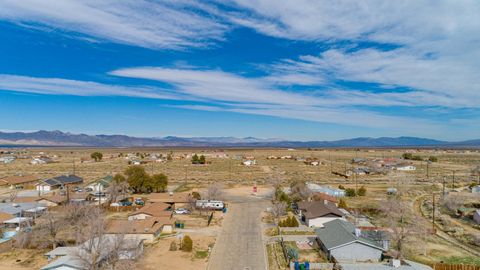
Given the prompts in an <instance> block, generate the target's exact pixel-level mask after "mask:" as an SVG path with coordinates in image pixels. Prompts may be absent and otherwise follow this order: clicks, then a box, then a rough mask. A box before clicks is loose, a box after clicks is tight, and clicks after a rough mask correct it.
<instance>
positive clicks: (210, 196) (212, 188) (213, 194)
mask: <svg viewBox="0 0 480 270" xmlns="http://www.w3.org/2000/svg"><path fill="white" fill-rule="evenodd" d="M203 197H204V198H205V199H207V200H221V199H222V198H223V185H222V184H218V183H217V184H211V185H209V186H208V187H207V192H206V194H205V196H203Z"/></svg>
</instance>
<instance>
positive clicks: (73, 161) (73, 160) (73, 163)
mask: <svg viewBox="0 0 480 270" xmlns="http://www.w3.org/2000/svg"><path fill="white" fill-rule="evenodd" d="M72 167H73V175H75V158H74V159H72Z"/></svg>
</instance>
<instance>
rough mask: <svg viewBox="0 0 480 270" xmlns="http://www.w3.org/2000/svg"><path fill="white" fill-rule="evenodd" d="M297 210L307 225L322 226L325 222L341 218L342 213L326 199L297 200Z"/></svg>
mask: <svg viewBox="0 0 480 270" xmlns="http://www.w3.org/2000/svg"><path fill="white" fill-rule="evenodd" d="M298 212H299V214H300V216H301V217H302V221H303V222H305V224H306V225H307V226H308V227H323V226H324V224H325V223H327V222H329V221H332V220H335V219H343V213H342V211H340V210H339V209H338V208H337V206H336V205H335V204H334V203H331V202H328V201H312V202H299V203H298Z"/></svg>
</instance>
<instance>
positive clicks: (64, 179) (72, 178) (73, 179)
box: [42, 174, 83, 186]
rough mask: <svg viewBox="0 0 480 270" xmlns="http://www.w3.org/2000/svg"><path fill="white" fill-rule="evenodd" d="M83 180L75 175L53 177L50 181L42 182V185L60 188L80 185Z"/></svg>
mask: <svg viewBox="0 0 480 270" xmlns="http://www.w3.org/2000/svg"><path fill="white" fill-rule="evenodd" d="M82 182H83V178H81V177H79V176H76V175H73V174H71V175H61V176H57V177H53V178H50V179H45V180H42V184H46V185H49V186H61V185H68V184H75V183H82Z"/></svg>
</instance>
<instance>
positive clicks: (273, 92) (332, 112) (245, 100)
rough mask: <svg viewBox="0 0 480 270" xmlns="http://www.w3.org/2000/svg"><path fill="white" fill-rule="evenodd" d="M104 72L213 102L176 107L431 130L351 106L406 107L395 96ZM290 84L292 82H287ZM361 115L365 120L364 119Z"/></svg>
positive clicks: (189, 75) (182, 73)
mask: <svg viewBox="0 0 480 270" xmlns="http://www.w3.org/2000/svg"><path fill="white" fill-rule="evenodd" d="M110 74H111V75H115V76H122V77H128V78H137V79H146V80H154V81H160V82H164V83H168V84H170V85H171V87H172V88H173V89H174V90H175V91H177V92H178V93H181V94H183V95H186V96H192V97H195V98H197V99H198V100H204V101H207V102H212V103H213V105H208V106H197V105H179V106H176V107H179V108H186V109H195V110H207V111H230V112H238V113H248V114H256V115H268V116H277V117H283V118H291V119H301V120H308V121H316V122H324V123H336V124H345V125H354V126H369V127H377V128H381V127H383V128H387V127H388V128H399V127H400V126H403V125H412V124H414V123H417V124H418V123H422V125H423V126H424V127H430V128H432V129H433V128H434V127H435V126H436V124H434V123H431V122H430V123H429V122H428V121H427V120H422V119H419V118H416V119H409V118H407V117H401V116H387V115H383V114H381V113H378V112H374V111H369V110H368V109H363V110H362V109H357V108H355V106H357V105H369V106H373V105H375V106H387V105H409V103H408V102H407V101H403V100H401V99H398V100H395V99H394V98H392V97H384V98H382V97H378V98H376V97H375V95H373V94H372V98H370V99H369V98H364V97H362V96H361V93H349V92H345V91H343V92H342V93H341V94H339V93H338V91H322V93H321V94H313V93H305V92H299V91H286V90H282V89H281V88H279V87H278V86H277V84H276V81H277V80H273V81H274V82H272V76H266V77H257V78H249V77H242V76H239V75H235V74H231V73H227V72H223V71H220V70H194V69H170V68H160V67H137V68H125V69H120V70H115V71H112V72H110ZM295 84H296V83H295V82H294V83H293V85H295ZM215 104H216V105H215ZM365 119H368V121H367V122H365Z"/></svg>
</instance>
